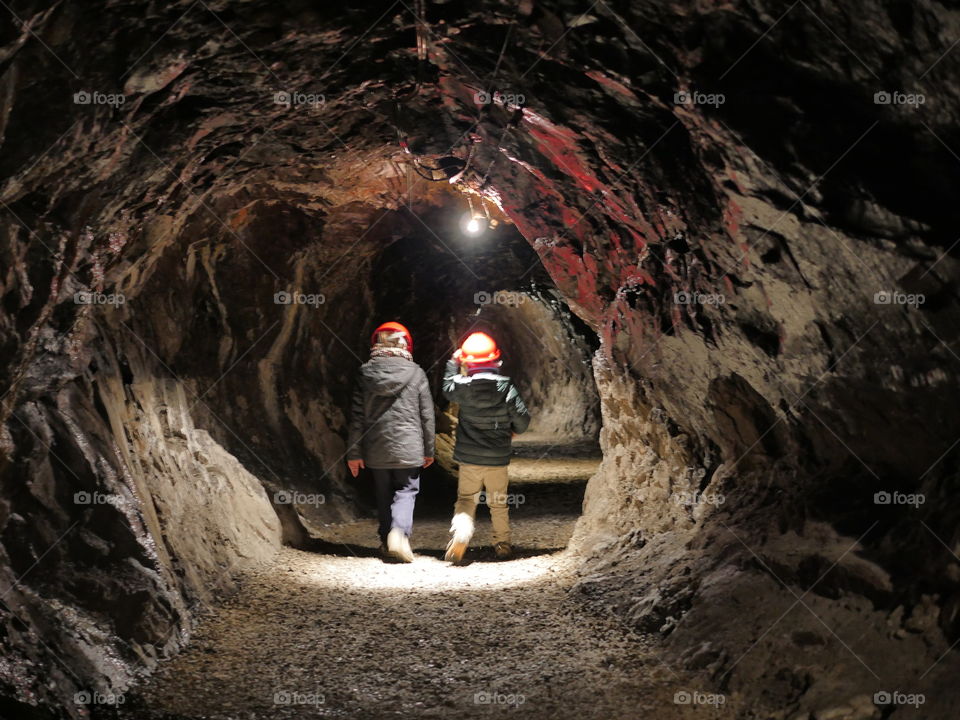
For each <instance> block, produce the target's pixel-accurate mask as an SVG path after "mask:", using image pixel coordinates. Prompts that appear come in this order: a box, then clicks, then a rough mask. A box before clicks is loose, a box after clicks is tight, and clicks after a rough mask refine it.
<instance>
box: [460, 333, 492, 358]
mask: <svg viewBox="0 0 960 720" xmlns="http://www.w3.org/2000/svg"><path fill="white" fill-rule="evenodd" d="M460 359H461V360H462V361H463V362H465V363H467V364H469V365H476V364H479V363H485V362H493V361H494V360H498V359H500V348H498V347H497V343H496V341H495V340H494V339H493V338H492V337H490V336H489V335H487V334H486V333H482V332H475V333H473V334H471V335H470V336H469V337H467V339H466V340H464V341H463V345H461V346H460Z"/></svg>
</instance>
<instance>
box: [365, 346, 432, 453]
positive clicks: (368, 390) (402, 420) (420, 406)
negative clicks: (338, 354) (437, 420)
mask: <svg viewBox="0 0 960 720" xmlns="http://www.w3.org/2000/svg"><path fill="white" fill-rule="evenodd" d="M433 445H434V414H433V398H432V397H431V395H430V387H429V385H428V384H427V376H426V374H425V373H424V372H423V370H422V369H421V368H420V366H419V365H417V364H416V363H415V362H413V361H411V360H407V359H405V358H401V357H375V358H371V359H370V360H369V361H367V362H366V363H364V364H363V365H361V366H360V377H359V379H358V381H357V384H356V387H355V388H354V391H353V404H352V407H351V410H350V428H349V438H348V441H347V459H348V460H361V459H362V460H363V463H364V465H365V466H366V467H368V468H412V467H420V466H421V465H423V459H424V458H425V457H433Z"/></svg>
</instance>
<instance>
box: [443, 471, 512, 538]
mask: <svg viewBox="0 0 960 720" xmlns="http://www.w3.org/2000/svg"><path fill="white" fill-rule="evenodd" d="M507 467H508V466H507V465H496V466H492V465H470V464H468V463H460V481H459V482H458V484H457V504H456V505H455V506H454V508H453V512H454V514H457V513H467V514H468V515H469V516H470V517H476V514H477V502H478V500H479V499H480V493H481V491H482V492H483V493H484V496H485V498H484V499H485V501H486V503H487V505H488V506H489V507H490V521H491V522H492V523H493V543H494V545H496V544H497V543H501V542H510V512H509V510H508V509H507V482H508V480H507Z"/></svg>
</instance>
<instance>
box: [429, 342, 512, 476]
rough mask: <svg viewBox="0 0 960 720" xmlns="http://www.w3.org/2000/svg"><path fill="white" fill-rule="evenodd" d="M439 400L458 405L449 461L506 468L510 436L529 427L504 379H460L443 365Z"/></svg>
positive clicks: (451, 364) (455, 369)
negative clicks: (454, 443)
mask: <svg viewBox="0 0 960 720" xmlns="http://www.w3.org/2000/svg"><path fill="white" fill-rule="evenodd" d="M443 396H444V397H445V398H447V400H450V401H451V402H455V403H458V404H459V405H460V413H459V416H458V418H457V420H458V423H457V443H456V445H455V446H454V448H453V459H454V460H457V461H458V462H463V463H469V464H471V465H509V464H510V451H511V445H512V437H513V433H522V432H523V431H524V430H526V429H527V426H528V425H530V413H529V412H528V411H527V407H526V405H524V404H523V399H522V398H521V397H520V391H519V390H517V387H516V385H514V384H513V381H512V380H511V379H510V378H508V377H506V376H505V375H499V374H497V373H493V372H481V373H477V374H475V375H471V376H468V377H464V376H463V375H461V374H460V368H459V365H458V364H457V362H456V361H455V360H449V361H448V362H447V369H446V371H445V372H444V375H443Z"/></svg>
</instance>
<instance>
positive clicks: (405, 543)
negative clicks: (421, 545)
mask: <svg viewBox="0 0 960 720" xmlns="http://www.w3.org/2000/svg"><path fill="white" fill-rule="evenodd" d="M387 550H388V551H389V552H390V554H391V555H393V556H394V557H395V558H396V559H397V560H399V561H400V562H413V550H411V549H410V541H409V540H408V539H407V536H406V535H404V534H403V530H401V529H400V528H394V529H393V530H391V531H390V534H389V535H387Z"/></svg>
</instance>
